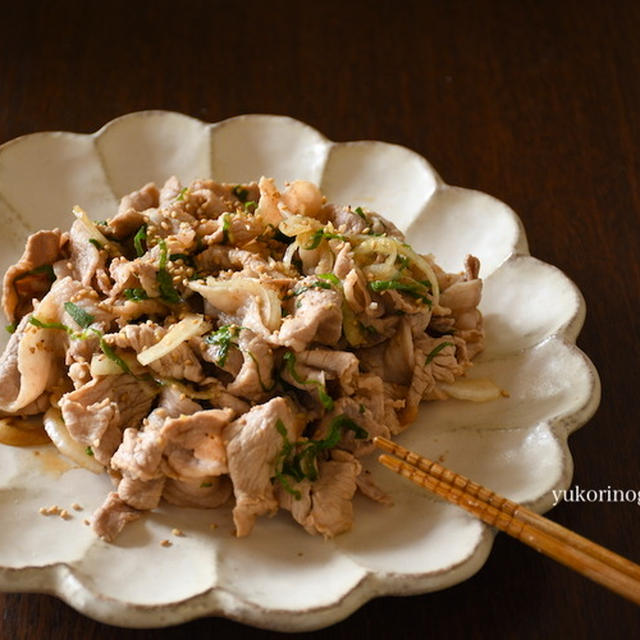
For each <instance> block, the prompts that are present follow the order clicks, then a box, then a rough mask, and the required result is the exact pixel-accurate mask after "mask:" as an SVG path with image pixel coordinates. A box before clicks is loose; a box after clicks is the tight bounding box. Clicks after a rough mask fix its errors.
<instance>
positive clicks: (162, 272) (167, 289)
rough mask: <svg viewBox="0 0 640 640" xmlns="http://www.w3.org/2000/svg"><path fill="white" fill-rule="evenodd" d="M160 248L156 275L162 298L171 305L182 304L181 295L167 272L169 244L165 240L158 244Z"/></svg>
mask: <svg viewBox="0 0 640 640" xmlns="http://www.w3.org/2000/svg"><path fill="white" fill-rule="evenodd" d="M158 246H159V247H160V260H159V262H158V273H156V282H157V283H158V288H159V289H160V298H161V299H162V300H164V301H165V302H168V303H169V304H177V303H178V302H180V294H179V293H178V292H177V290H176V288H175V287H174V286H173V278H172V277H171V274H170V273H169V272H168V271H167V251H168V250H167V243H166V242H165V241H164V239H162V240H160V242H158Z"/></svg>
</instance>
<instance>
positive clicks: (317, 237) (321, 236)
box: [304, 229, 346, 250]
mask: <svg viewBox="0 0 640 640" xmlns="http://www.w3.org/2000/svg"><path fill="white" fill-rule="evenodd" d="M332 238H339V239H340V240H346V238H345V237H344V236H343V235H340V234H339V233H329V232H327V231H325V230H324V229H318V230H317V231H316V232H315V233H314V234H313V235H312V236H311V243H310V244H309V245H307V246H306V247H304V248H305V249H307V250H311V249H317V248H318V247H319V246H320V243H321V242H322V241H323V240H331V239H332Z"/></svg>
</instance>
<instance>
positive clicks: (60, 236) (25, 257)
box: [2, 229, 68, 323]
mask: <svg viewBox="0 0 640 640" xmlns="http://www.w3.org/2000/svg"><path fill="white" fill-rule="evenodd" d="M67 237H68V234H66V233H61V232H60V230H59V229H54V230H53V231H38V232H37V233H34V234H32V235H30V236H29V237H28V238H27V244H26V246H25V248H24V252H23V254H22V256H21V257H20V260H18V262H17V263H16V264H14V265H13V266H11V267H9V269H7V272H6V273H5V275H4V281H3V286H2V308H3V310H4V315H5V316H6V317H7V320H8V321H9V322H10V323H13V322H15V321H16V320H19V319H20V318H21V317H22V316H23V315H24V314H26V313H29V311H30V310H31V308H32V304H31V301H32V300H33V299H34V298H37V299H40V298H42V296H43V295H44V294H45V293H46V292H47V291H48V290H49V288H50V287H51V277H50V272H49V271H48V270H47V269H45V268H44V267H46V266H47V265H52V264H53V263H54V262H56V261H57V260H58V259H59V258H60V257H61V253H62V247H63V246H64V244H65V243H66V241H67ZM39 268H41V271H40V272H37V273H32V272H33V271H34V270H36V269H39ZM30 272H31V273H30Z"/></svg>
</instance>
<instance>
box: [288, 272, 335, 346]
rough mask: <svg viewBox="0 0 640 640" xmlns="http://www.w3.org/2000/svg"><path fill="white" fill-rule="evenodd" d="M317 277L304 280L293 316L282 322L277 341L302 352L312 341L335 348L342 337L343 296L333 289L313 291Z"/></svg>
mask: <svg viewBox="0 0 640 640" xmlns="http://www.w3.org/2000/svg"><path fill="white" fill-rule="evenodd" d="M315 281H316V278H314V277H311V278H305V279H304V280H303V281H301V282H300V287H301V288H304V287H309V288H308V289H306V290H304V291H302V292H301V293H300V294H299V295H298V296H297V300H296V304H295V306H294V311H293V314H292V315H290V316H287V317H286V318H284V320H283V321H282V326H281V327H280V330H279V332H278V335H277V342H278V343H279V344H282V345H284V346H286V347H291V348H292V349H294V351H303V350H304V349H306V348H307V347H308V346H309V344H310V343H311V342H321V343H322V344H325V345H328V346H332V345H335V344H336V343H337V342H338V340H339V339H340V336H341V335H342V295H341V294H340V293H339V292H338V291H336V290H335V289H323V288H315V287H311V286H310V285H311V284H313V283H314V282H315Z"/></svg>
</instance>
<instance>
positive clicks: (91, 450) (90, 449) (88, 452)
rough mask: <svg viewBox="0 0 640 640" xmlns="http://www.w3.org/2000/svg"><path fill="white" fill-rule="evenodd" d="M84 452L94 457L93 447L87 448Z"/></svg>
mask: <svg viewBox="0 0 640 640" xmlns="http://www.w3.org/2000/svg"><path fill="white" fill-rule="evenodd" d="M84 452H85V453H86V454H87V455H88V456H91V457H93V449H92V448H91V447H87V448H86V449H85V450H84Z"/></svg>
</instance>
